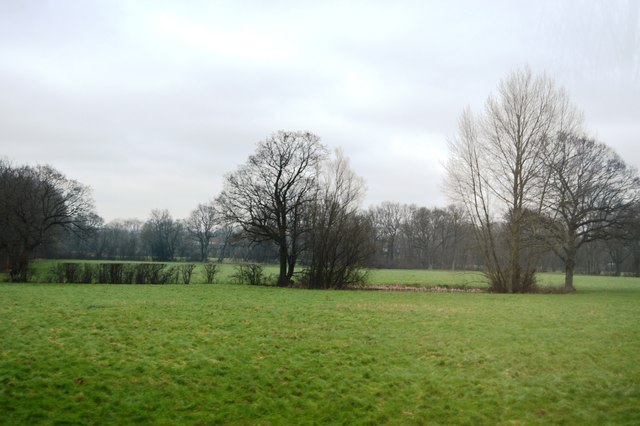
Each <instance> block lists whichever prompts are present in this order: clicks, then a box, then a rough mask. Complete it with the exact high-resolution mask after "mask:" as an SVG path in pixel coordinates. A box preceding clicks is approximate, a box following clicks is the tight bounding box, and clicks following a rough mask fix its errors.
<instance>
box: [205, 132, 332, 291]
mask: <svg viewBox="0 0 640 426" xmlns="http://www.w3.org/2000/svg"><path fill="white" fill-rule="evenodd" d="M326 155H327V150H326V148H325V147H324V146H323V145H322V144H321V143H320V139H319V138H318V137H317V136H316V135H314V134H312V133H309V132H303V131H297V132H285V131H279V132H277V133H275V134H273V135H271V136H270V137H268V138H267V139H265V140H264V141H262V142H260V143H258V146H257V148H256V152H255V153H254V154H253V155H251V156H250V157H249V159H248V160H247V162H246V164H244V165H242V166H240V168H239V169H238V170H236V171H235V172H233V173H230V174H228V175H227V176H226V177H225V182H224V187H223V191H222V193H221V194H220V196H219V197H218V200H217V201H218V205H219V206H220V210H221V212H222V214H223V216H224V217H225V219H226V220H229V221H230V222H233V223H236V224H237V225H239V226H240V227H241V228H242V230H243V231H244V233H245V235H246V236H247V237H248V238H249V239H251V240H252V241H254V242H263V241H272V242H274V243H275V244H276V245H277V246H278V252H279V263H280V272H279V276H278V285H280V286H287V285H290V283H291V279H292V277H293V273H294V269H295V265H296V262H297V260H298V256H299V255H300V253H301V250H302V247H301V245H300V243H301V240H300V236H301V235H302V234H303V233H304V232H305V231H306V224H305V222H304V220H303V217H304V214H305V213H306V211H307V209H308V208H309V207H310V206H312V205H313V203H314V202H315V200H316V197H317V194H318V173H319V166H320V164H321V162H322V161H323V160H324V159H325V158H326Z"/></svg>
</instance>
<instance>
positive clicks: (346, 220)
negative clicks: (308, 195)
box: [305, 150, 372, 288]
mask: <svg viewBox="0 0 640 426" xmlns="http://www.w3.org/2000/svg"><path fill="white" fill-rule="evenodd" d="M320 187H321V189H320V191H319V195H318V198H317V202H316V203H315V204H314V206H313V207H312V208H311V209H310V215H309V223H310V225H311V227H310V230H309V233H308V234H307V238H308V241H309V244H308V245H309V250H308V262H307V269H306V271H305V272H306V273H305V279H306V285H308V286H309V287H311V288H344V287H347V286H349V285H354V284H361V283H363V281H364V279H365V273H364V272H363V271H364V270H363V266H364V264H365V262H366V261H367V260H368V259H369V256H370V255H371V253H372V246H371V236H370V232H371V227H370V224H369V221H368V220H367V218H366V217H365V215H363V214H361V213H360V212H359V207H360V204H361V202H362V198H363V197H364V191H365V183H364V180H363V179H362V178H360V177H358V176H357V175H356V174H355V173H354V172H353V171H352V170H351V168H350V166H349V160H348V159H347V158H346V157H345V156H344V154H343V153H342V151H340V150H336V152H335V158H334V159H333V160H332V161H330V162H328V164H326V165H325V167H324V168H323V173H322V174H321V177H320Z"/></svg>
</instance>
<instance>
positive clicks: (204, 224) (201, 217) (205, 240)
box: [185, 203, 221, 262]
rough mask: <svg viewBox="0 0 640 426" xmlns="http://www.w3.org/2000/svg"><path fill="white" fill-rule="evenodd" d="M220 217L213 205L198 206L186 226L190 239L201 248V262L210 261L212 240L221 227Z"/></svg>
mask: <svg viewBox="0 0 640 426" xmlns="http://www.w3.org/2000/svg"><path fill="white" fill-rule="evenodd" d="M220 222H221V221H220V215H219V213H218V211H217V210H216V207H215V205H214V204H213V203H208V204H198V207H196V208H195V209H194V210H193V211H192V212H191V214H190V215H189V217H188V218H187V220H186V222H185V225H186V231H187V234H188V235H189V237H190V238H191V239H192V240H194V241H195V242H197V243H198V247H199V248H200V260H201V261H203V262H206V261H207V259H209V247H210V245H211V239H212V238H213V237H214V235H215V232H216V230H217V229H218V227H219V226H220Z"/></svg>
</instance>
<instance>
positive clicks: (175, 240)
mask: <svg viewBox="0 0 640 426" xmlns="http://www.w3.org/2000/svg"><path fill="white" fill-rule="evenodd" d="M182 231H183V226H182V224H181V223H180V222H179V221H176V220H173V218H172V217H171V214H170V213H169V211H168V210H152V211H151V216H150V217H149V219H148V220H147V221H146V222H145V223H144V225H143V227H142V239H143V241H145V242H146V244H147V245H148V247H149V250H150V252H151V257H152V258H153V260H156V261H161V262H164V261H170V260H174V258H175V254H176V251H177V248H178V244H179V243H180V238H181V236H182Z"/></svg>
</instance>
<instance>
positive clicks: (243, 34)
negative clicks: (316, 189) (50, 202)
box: [0, 0, 640, 221]
mask: <svg viewBox="0 0 640 426" xmlns="http://www.w3.org/2000/svg"><path fill="white" fill-rule="evenodd" d="M526 65H528V66H530V67H531V69H532V70H533V71H534V73H543V72H546V73H547V74H548V75H549V76H550V77H552V78H553V79H554V80H555V81H556V83H557V84H558V85H559V86H563V87H565V88H566V89H567V90H568V91H569V94H570V96H571V98H572V99H573V101H574V102H575V104H576V105H577V106H578V107H579V108H580V109H582V110H583V111H584V114H585V120H586V124H587V128H588V131H589V132H590V134H591V135H593V136H594V137H597V138H598V139H599V140H601V141H603V142H606V143H607V144H609V145H610V146H612V147H614V148H615V149H616V150H617V151H618V152H619V153H620V154H621V155H623V157H624V158H625V159H626V160H627V162H628V163H630V164H632V165H634V166H636V167H640V13H639V2H638V0H620V1H611V0H610V1H561V2H560V1H551V0H549V1H530V0H528V1H487V2H480V1H468V2H463V1H458V2H455V1H441V2H435V1H433V2H431V1H401V0H400V1H397V0H396V1H393V2H392V1H317V2H303V1H228V2H226V1H219V2H218V1H180V2H178V1H173V2H171V1H155V0H150V1H134V0H127V1H124V0H123V1H117V0H105V1H90V2H80V1H64V0H56V1H44V0H43V1H34V2H31V1H23V0H0V147H1V150H0V156H4V157H6V158H8V159H9V160H10V161H12V162H13V163H14V164H24V163H28V164H45V163H46V164H51V165H52V166H54V167H55V168H57V169H59V170H60V171H62V172H63V173H65V174H66V175H67V176H68V177H70V178H73V179H76V180H79V181H80V182H82V183H84V184H87V185H89V186H91V187H92V188H93V195H94V199H95V201H96V206H97V210H98V214H100V215H101V216H102V217H103V218H105V220H106V221H110V220H113V219H116V218H130V217H138V218H140V219H146V218H147V217H148V216H149V213H150V211H151V210H152V209H154V208H161V209H165V208H166V209H169V210H170V212H171V213H172V214H173V216H174V217H176V218H182V217H186V216H187V215H188V214H189V212H190V211H191V210H192V209H193V208H195V207H196V205H197V204H198V203H200V202H206V201H208V200H210V199H212V198H214V197H215V196H216V195H217V194H218V193H219V192H220V190H221V187H222V181H223V175H224V174H225V173H227V172H230V171H233V170H235V169H236V168H237V166H238V165H239V164H241V163H243V162H244V161H245V160H246V158H247V157H248V156H249V155H250V154H251V153H252V152H253V151H254V148H255V144H256V142H258V141H260V140H262V139H264V138H265V137H267V136H268V135H269V134H271V133H273V132H274V131H277V130H280V129H282V130H309V131H311V132H313V133H315V134H317V135H319V136H320V137H321V138H322V141H323V142H324V143H325V144H326V145H328V146H329V147H331V148H333V147H342V148H343V150H344V152H345V154H346V155H347V156H349V157H350V158H351V162H352V166H353V168H354V169H355V171H356V172H357V173H358V174H360V175H361V176H363V177H364V178H365V180H366V181H367V185H368V195H367V198H366V205H370V204H376V203H379V202H381V201H384V200H392V201H399V202H402V203H415V204H418V205H424V206H429V207H430V206H436V205H438V206H441V205H444V204H446V203H447V199H446V197H445V196H444V195H443V193H442V190H441V189H442V181H443V166H442V164H443V162H445V161H446V158H447V140H448V139H450V138H451V137H452V136H453V135H454V134H455V132H456V123H457V120H458V117H459V116H460V113H461V111H462V109H463V108H464V107H465V106H466V105H470V106H471V108H472V109H474V110H476V111H477V110H479V109H481V108H482V106H483V104H484V101H485V100H486V98H487V96H488V95H490V94H491V93H492V92H494V91H495V89H496V87H497V85H498V82H499V81H500V79H501V78H503V77H505V76H506V75H507V74H508V73H509V72H510V71H512V70H514V69H516V68H518V67H522V66H526Z"/></svg>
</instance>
